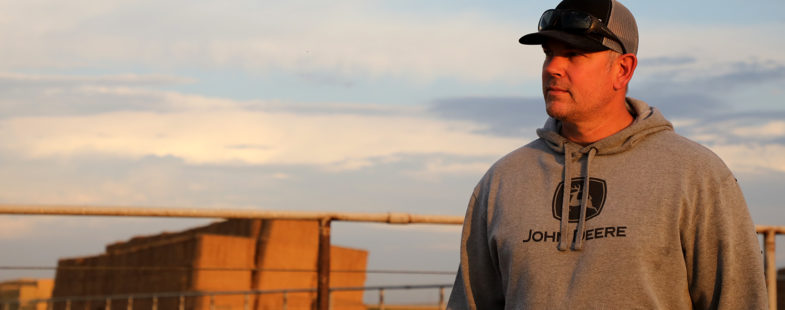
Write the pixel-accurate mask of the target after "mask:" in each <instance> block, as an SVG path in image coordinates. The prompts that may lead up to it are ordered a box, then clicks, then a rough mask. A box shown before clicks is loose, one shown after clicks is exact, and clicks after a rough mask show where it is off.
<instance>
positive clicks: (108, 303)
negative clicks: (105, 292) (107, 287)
mask: <svg viewBox="0 0 785 310" xmlns="http://www.w3.org/2000/svg"><path fill="white" fill-rule="evenodd" d="M104 310H112V299H111V298H108V297H107V298H106V306H104Z"/></svg>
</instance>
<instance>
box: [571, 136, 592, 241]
mask: <svg viewBox="0 0 785 310" xmlns="http://www.w3.org/2000/svg"><path fill="white" fill-rule="evenodd" d="M596 153H597V149H596V148H593V147H592V148H591V149H590V150H589V155H588V156H587V158H586V173H585V174H584V175H585V177H584V179H583V190H582V191H583V193H581V216H580V218H579V219H578V227H577V229H576V230H577V233H576V237H575V240H572V249H573V251H580V250H582V249H583V235H584V234H585V233H586V225H585V224H586V207H587V205H588V203H589V200H590V198H589V179H590V176H589V167H591V160H592V159H593V158H594V155H595V154H596Z"/></svg>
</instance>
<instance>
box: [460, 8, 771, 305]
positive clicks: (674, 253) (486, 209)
mask: <svg viewBox="0 0 785 310" xmlns="http://www.w3.org/2000/svg"><path fill="white" fill-rule="evenodd" d="M520 43H522V44H529V45H542V49H543V51H544V53H545V61H544V63H543V67H542V87H543V95H544V97H545V108H546V111H547V113H548V115H550V118H549V119H548V120H547V122H546V123H545V126H544V128H542V129H539V130H537V135H538V136H539V139H537V140H535V141H533V142H531V143H529V144H527V145H525V146H523V147H521V148H520V149H518V150H515V151H513V152H512V153H510V154H508V155H506V156H505V157H503V158H502V159H500V160H499V161H498V162H497V163H495V164H494V165H493V166H492V167H491V168H490V169H489V170H488V172H487V173H486V174H485V176H484V177H483V178H482V180H481V181H480V182H479V184H478V185H477V187H476V188H475V190H474V193H473V194H472V197H471V200H470V202H469V206H468V210H467V212H466V220H465V223H464V227H463V234H462V241H461V242H462V244H461V263H460V269H459V272H458V275H457V277H456V281H455V286H454V287H453V292H452V295H451V297H450V301H449V304H448V309H481V310H485V309H694V308H697V309H717V308H720V309H764V308H766V307H767V305H766V302H767V298H766V295H765V292H766V290H765V284H764V279H763V267H762V262H761V261H762V258H761V255H760V248H759V245H758V239H757V236H756V234H755V230H754V226H753V224H752V221H751V219H750V216H749V212H748V210H747V207H746V204H745V202H744V198H743V196H742V193H741V191H740V189H739V186H738V185H737V183H736V179H735V178H734V176H733V175H732V174H731V172H730V171H729V170H728V168H727V167H726V166H725V165H724V163H723V162H722V161H721V160H720V159H719V158H718V157H717V156H716V155H714V154H713V153H712V152H711V151H709V150H708V149H706V148H704V147H702V146H700V145H698V144H697V143H694V142H692V141H689V140H687V139H686V138H683V137H681V136H679V135H677V134H676V133H674V131H673V127H672V125H671V124H670V122H668V121H667V120H666V119H665V118H664V117H663V116H662V114H660V112H659V111H658V110H657V109H656V108H653V107H650V106H648V105H647V104H646V103H644V102H643V101H639V100H635V99H632V98H627V97H626V91H627V84H628V83H629V81H630V79H631V78H632V75H633V73H634V71H635V67H636V65H637V58H636V53H637V48H638V31H637V26H636V23H635V19H634V17H633V16H632V14H631V13H630V12H629V11H628V10H627V9H626V8H625V7H624V6H622V5H621V4H620V3H618V2H616V1H614V0H564V1H562V2H561V3H560V4H559V5H558V6H557V7H556V9H554V10H548V11H546V12H545V13H544V14H543V15H542V17H541V19H540V23H539V27H538V32H536V33H531V34H528V35H525V36H523V37H522V38H521V39H520Z"/></svg>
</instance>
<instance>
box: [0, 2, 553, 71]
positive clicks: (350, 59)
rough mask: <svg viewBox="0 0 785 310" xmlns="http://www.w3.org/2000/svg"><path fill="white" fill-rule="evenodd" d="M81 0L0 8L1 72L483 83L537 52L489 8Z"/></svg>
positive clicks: (510, 25)
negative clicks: (223, 72) (124, 71)
mask: <svg viewBox="0 0 785 310" xmlns="http://www.w3.org/2000/svg"><path fill="white" fill-rule="evenodd" d="M178 3H179V4H180V5H178ZM88 6H89V5H87V4H86V3H83V2H79V1H77V2H76V3H73V7H72V8H60V9H62V11H57V10H52V9H46V10H43V9H41V8H40V7H39V6H38V5H35V4H30V5H29V6H27V5H10V4H6V5H5V6H0V11H4V12H7V13H6V17H7V18H6V19H5V23H6V25H5V26H4V27H3V28H2V29H0V37H4V38H6V39H5V41H7V42H14V44H12V45H8V46H7V47H8V48H5V49H3V50H2V51H0V59H14V61H13V62H0V70H3V69H5V70H20V69H26V68H64V69H68V68H92V67H94V64H101V65H102V66H105V65H106V64H118V63H119V64H123V65H124V66H126V67H127V66H142V67H155V68H191V67H208V68H232V69H238V70H243V71H246V70H248V71H253V72H270V71H285V72H289V73H293V74H296V75H299V76H303V77H306V78H309V79H316V80H319V81H321V82H329V83H337V84H339V85H346V84H351V83H352V82H351V81H352V80H351V79H348V80H347V79H346V77H348V76H351V77H352V79H353V78H368V77H379V76H402V77H406V78H413V79H416V80H423V81H428V80H432V79H435V78H437V77H451V78H457V79H461V80H470V81H483V80H489V79H495V78H498V77H499V76H508V77H521V76H522V74H521V73H520V71H519V70H510V66H519V67H520V66H522V64H524V63H525V61H524V59H526V57H521V54H523V55H526V54H529V55H532V56H534V55H538V54H539V52H538V51H537V50H536V49H522V48H521V47H520V46H519V45H518V44H517V43H516V38H517V37H518V36H519V28H520V27H518V26H517V25H512V24H508V23H505V22H502V21H499V20H495V19H494V18H493V17H492V16H483V15H480V14H477V13H460V14H455V15H449V16H438V17H433V18H428V19H423V18H412V17H411V16H410V14H404V13H403V12H398V13H394V12H386V11H384V10H383V8H380V7H377V6H376V5H375V4H374V2H357V1H339V2H333V3H330V5H323V4H317V3H313V2H310V1H309V2H307V3H299V2H286V3H281V4H271V3H258V4H256V3H249V2H233V3H231V4H227V3H221V4H220V5H218V4H217V3H213V2H200V3H191V2H183V1H167V2H166V3H165V4H161V3H157V2H156V3H151V2H146V1H140V2H117V3H112V4H104V5H101V6H98V7H97V8H88ZM81 8H84V9H85V12H80V11H79V10H80V9H81ZM205 12H209V13H205ZM15 15H18V16H21V17H15ZM22 17H23V18H22ZM294 20H296V21H297V22H293V21H294ZM31 21H32V22H31ZM43 21H46V23H43ZM140 21H143V22H140ZM12 29H13V30H12ZM51 46H57V48H56V49H50V48H48V47H51ZM488 47H493V48H488ZM531 58H534V57H531ZM534 59H537V62H539V58H534Z"/></svg>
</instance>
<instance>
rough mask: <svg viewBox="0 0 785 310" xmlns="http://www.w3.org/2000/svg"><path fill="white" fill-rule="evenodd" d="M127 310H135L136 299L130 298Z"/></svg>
mask: <svg viewBox="0 0 785 310" xmlns="http://www.w3.org/2000/svg"><path fill="white" fill-rule="evenodd" d="M125 309H126V310H134V297H133V296H128V303H127V304H126V306H125Z"/></svg>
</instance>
